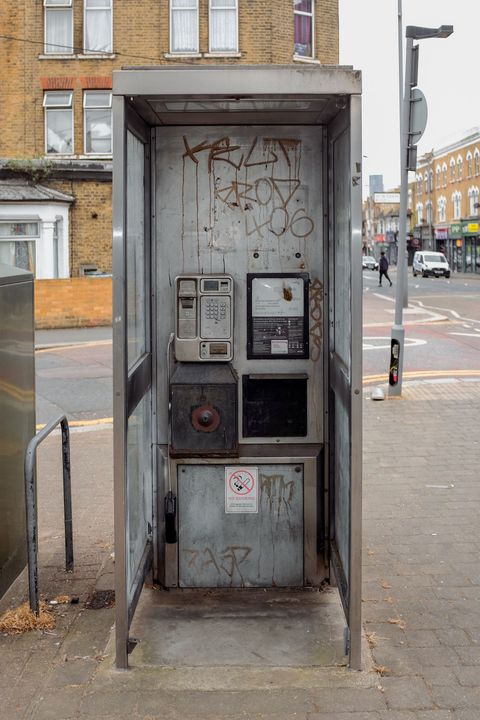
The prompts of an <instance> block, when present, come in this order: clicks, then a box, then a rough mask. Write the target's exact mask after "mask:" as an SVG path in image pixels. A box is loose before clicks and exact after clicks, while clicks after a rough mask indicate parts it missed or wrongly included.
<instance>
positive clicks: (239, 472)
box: [225, 465, 258, 513]
mask: <svg viewBox="0 0 480 720" xmlns="http://www.w3.org/2000/svg"><path fill="white" fill-rule="evenodd" d="M225 512H226V513H257V512H258V467H252V466H251V465H248V466H247V467H226V468H225Z"/></svg>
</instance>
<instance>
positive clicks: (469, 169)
mask: <svg viewBox="0 0 480 720" xmlns="http://www.w3.org/2000/svg"><path fill="white" fill-rule="evenodd" d="M472 173H473V156H472V153H471V152H470V151H468V153H467V177H469V178H470V177H472Z"/></svg>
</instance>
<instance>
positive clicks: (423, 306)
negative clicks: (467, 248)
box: [363, 271, 480, 383]
mask: <svg viewBox="0 0 480 720" xmlns="http://www.w3.org/2000/svg"><path fill="white" fill-rule="evenodd" d="M391 276H392V280H393V282H394V286H393V287H392V288H390V287H385V283H384V286H383V287H381V288H380V287H378V274H377V273H373V272H371V271H364V273H363V287H364V292H363V301H364V302H363V310H364V313H363V317H364V343H363V349H364V352H363V375H364V379H365V382H366V383H369V382H379V380H380V376H381V375H384V376H385V378H386V376H387V372H388V364H389V358H390V334H391V328H392V324H393V321H394V316H395V281H396V275H395V273H394V272H393V273H392V274H391ZM408 300H409V307H408V308H406V309H404V310H403V323H404V326H405V355H404V379H407V378H408V377H412V374H413V373H415V376H416V377H420V376H423V377H438V376H440V375H443V376H444V377H449V376H457V377H479V378H480V277H477V276H473V277H468V276H466V275H454V276H453V277H452V278H451V279H450V280H445V279H444V278H420V277H417V278H414V277H413V276H412V275H411V273H409V275H408Z"/></svg>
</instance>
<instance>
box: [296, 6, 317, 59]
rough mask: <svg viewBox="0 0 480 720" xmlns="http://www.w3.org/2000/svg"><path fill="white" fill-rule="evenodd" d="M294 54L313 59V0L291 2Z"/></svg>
mask: <svg viewBox="0 0 480 720" xmlns="http://www.w3.org/2000/svg"><path fill="white" fill-rule="evenodd" d="M293 23H294V25H293V26H294V53H295V55H297V56H298V57H305V58H313V53H314V46H313V0H293Z"/></svg>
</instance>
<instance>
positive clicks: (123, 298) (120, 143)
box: [113, 97, 153, 668]
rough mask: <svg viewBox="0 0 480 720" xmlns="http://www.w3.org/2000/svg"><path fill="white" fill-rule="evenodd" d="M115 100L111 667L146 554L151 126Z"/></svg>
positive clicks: (121, 660)
mask: <svg viewBox="0 0 480 720" xmlns="http://www.w3.org/2000/svg"><path fill="white" fill-rule="evenodd" d="M114 103H115V119H116V120H117V119H118V122H117V124H116V125H115V131H114V152H113V157H114V183H115V188H114V206H113V271H114V286H113V287H114V290H113V348H114V378H113V381H114V417H115V428H114V466H115V573H116V580H115V593H116V646H117V667H123V668H124V667H127V654H128V650H129V640H128V631H129V627H130V623H131V620H132V617H133V613H134V611H135V606H136V603H137V600H138V597H139V595H140V591H141V589H142V585H143V581H144V579H145V575H146V573H147V572H148V570H149V569H150V566H151V558H152V525H153V514H152V497H153V490H152V488H153V483H152V477H153V472H152V420H151V410H152V408H151V405H152V390H151V386H152V339H151V321H150V297H151V243H150V202H149V198H150V131H149V128H148V127H147V125H146V124H145V123H144V122H143V121H142V120H141V119H140V118H139V117H138V116H137V115H136V114H135V113H134V112H133V111H132V110H131V108H129V107H127V105H126V101H125V100H124V98H123V97H120V98H115V99H114ZM119 185H120V186H121V187H119Z"/></svg>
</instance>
